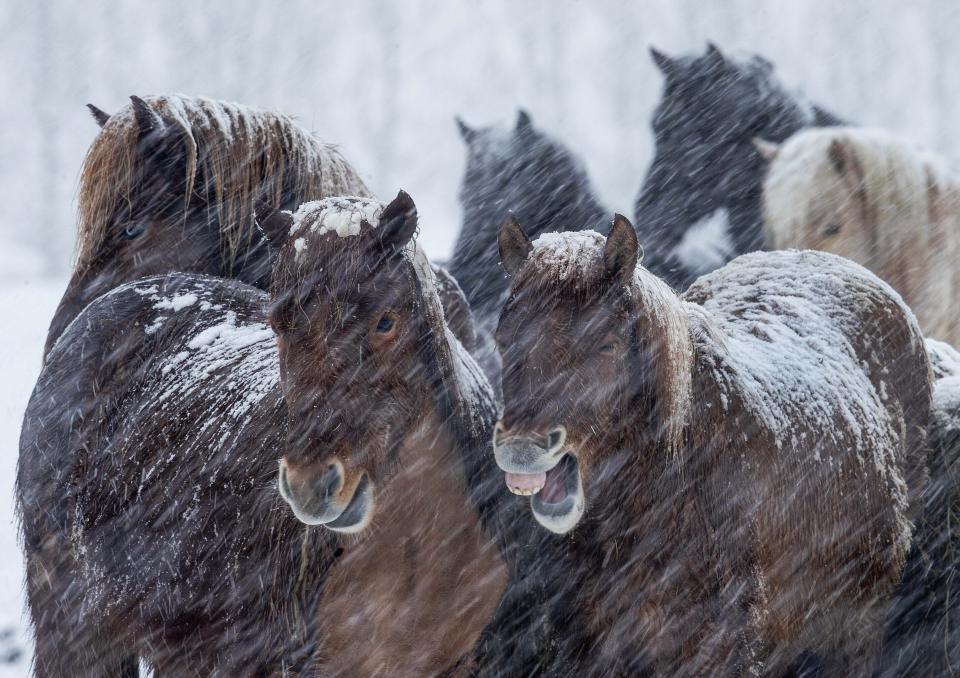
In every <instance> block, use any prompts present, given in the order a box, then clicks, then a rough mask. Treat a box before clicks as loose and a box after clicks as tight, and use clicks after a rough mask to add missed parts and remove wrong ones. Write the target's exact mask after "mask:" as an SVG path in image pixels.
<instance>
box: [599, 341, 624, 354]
mask: <svg viewBox="0 0 960 678" xmlns="http://www.w3.org/2000/svg"><path fill="white" fill-rule="evenodd" d="M619 350H620V343H619V342H617V341H605V342H604V343H602V344H600V348H598V349H597V353H599V354H600V355H616V353H617V351H619Z"/></svg>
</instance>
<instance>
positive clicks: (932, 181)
mask: <svg viewBox="0 0 960 678" xmlns="http://www.w3.org/2000/svg"><path fill="white" fill-rule="evenodd" d="M925 173H926V175H927V210H928V211H929V213H930V223H933V224H940V223H942V221H943V216H944V209H943V204H942V201H941V199H940V194H941V190H940V182H939V180H938V178H937V174H936V172H934V171H933V169H931V168H930V167H927V169H926V172H925Z"/></svg>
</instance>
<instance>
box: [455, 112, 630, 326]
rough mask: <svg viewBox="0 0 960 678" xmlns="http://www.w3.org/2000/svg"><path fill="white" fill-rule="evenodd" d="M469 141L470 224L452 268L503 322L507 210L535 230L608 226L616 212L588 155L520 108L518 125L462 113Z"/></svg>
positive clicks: (480, 305)
mask: <svg viewBox="0 0 960 678" xmlns="http://www.w3.org/2000/svg"><path fill="white" fill-rule="evenodd" d="M457 126H458V129H459V130H460V136H461V137H462V138H463V141H464V142H465V143H466V146H467V165H466V170H465V172H464V176H463V181H462V183H461V186H460V205H461V207H462V209H463V224H462V226H461V228H460V234H459V236H458V237H457V242H456V244H455V246H454V250H453V257H452V259H451V260H450V265H449V267H448V268H449V270H450V273H451V274H452V275H453V277H454V278H456V279H457V281H458V282H459V283H460V286H461V287H462V288H463V291H464V293H465V294H466V295H467V301H469V302H470V307H471V308H472V309H473V311H474V313H475V314H476V316H477V320H478V323H479V324H480V325H481V326H482V327H483V326H486V325H493V324H495V323H496V317H497V314H498V313H499V311H500V305H501V302H502V301H503V296H504V294H505V293H506V291H507V286H508V285H507V280H506V276H505V275H504V273H503V270H502V269H501V268H500V261H499V259H498V257H497V227H498V226H499V225H500V223H501V222H502V221H503V218H504V216H506V214H507V212H513V213H514V214H515V215H517V218H518V219H522V220H523V221H524V223H526V224H528V225H529V228H530V232H531V233H535V234H540V233H545V232H548V231H564V230H573V229H579V228H583V225H584V224H587V225H590V226H592V227H594V228H598V229H601V230H602V229H603V228H604V226H605V224H606V223H607V222H608V221H609V215H610V214H611V213H610V212H608V211H607V210H606V209H605V208H604V207H603V206H602V205H601V204H600V201H599V199H598V198H597V196H596V194H595V192H594V189H593V187H592V186H591V183H590V177H589V176H588V175H587V171H586V168H585V167H584V164H583V162H582V161H581V159H580V158H579V157H578V156H577V155H576V154H575V153H574V152H573V151H572V150H570V149H569V148H567V147H566V146H565V145H564V144H563V143H561V142H560V141H559V140H557V139H556V138H554V137H552V136H550V135H548V134H547V133H545V132H543V131H542V130H540V129H539V128H537V127H535V126H534V124H533V119H532V118H531V116H530V114H529V113H528V112H527V111H524V110H520V111H519V112H518V114H517V122H516V125H515V126H514V128H513V129H512V130H504V129H500V128H497V127H481V128H473V127H470V126H469V125H467V124H466V123H465V122H464V121H463V120H461V119H460V118H457Z"/></svg>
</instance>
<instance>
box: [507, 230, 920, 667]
mask: <svg viewBox="0 0 960 678" xmlns="http://www.w3.org/2000/svg"><path fill="white" fill-rule="evenodd" d="M500 248H501V256H502V260H503V263H504V266H505V267H506V269H507V270H508V271H509V272H511V273H512V274H513V284H512V288H511V297H510V299H509V301H508V302H507V304H506V306H505V307H504V309H503V311H502V314H501V317H500V325H499V328H498V336H497V340H498V343H499V346H500V349H501V352H502V356H503V361H504V371H503V393H504V411H503V417H502V419H501V421H500V422H499V423H498V424H497V431H496V434H495V443H494V445H495V454H496V458H497V462H498V464H499V465H500V467H501V468H502V469H503V470H504V471H506V473H507V475H506V482H507V485H508V486H509V487H510V488H511V489H513V491H514V492H516V493H519V494H528V495H532V497H531V500H530V502H531V508H532V512H533V514H534V515H535V517H536V518H537V520H538V521H539V522H540V523H541V524H542V525H544V526H545V527H546V528H548V529H549V530H552V531H556V532H563V533H568V534H569V539H570V549H571V551H572V552H573V553H574V559H575V561H576V566H575V567H573V568H572V569H571V571H570V572H569V573H568V581H569V585H570V587H571V589H572V590H573V591H574V593H573V598H574V602H573V603H572V607H571V610H572V611H568V612H569V617H570V618H569V619H568V620H567V623H568V625H569V627H570V628H571V629H573V630H574V633H572V634H571V639H570V644H569V646H568V648H567V656H568V657H569V658H571V659H573V660H574V661H577V660H579V661H580V664H579V665H578V664H576V663H575V664H572V666H578V668H577V671H578V672H582V673H590V672H594V673H600V674H607V673H617V672H622V673H633V672H637V671H640V670H643V669H647V670H653V671H654V672H655V673H657V674H662V675H696V676H700V675H755V674H757V673H759V672H765V673H767V674H770V675H779V674H781V673H783V672H784V671H786V670H788V669H789V668H790V667H791V666H792V665H794V664H795V662H796V661H797V660H798V658H799V657H800V656H801V655H803V654H804V653H813V654H814V655H816V656H817V657H818V658H819V659H820V661H821V662H822V666H823V668H824V670H825V673H826V674H827V675H832V676H849V675H857V676H869V675H871V672H872V671H873V669H874V667H875V663H876V659H877V657H878V653H879V651H880V649H881V645H882V642H883V636H884V617H885V614H886V610H887V605H888V604H889V599H890V597H891V595H892V592H893V590H894V588H895V587H896V585H897V582H898V581H899V579H900V576H901V570H902V567H903V563H904V559H905V556H906V553H907V550H908V548H909V546H910V538H911V530H912V523H911V520H912V519H914V518H915V517H916V514H917V510H918V508H919V507H918V504H919V502H918V498H919V495H920V494H921V493H922V491H923V486H924V482H925V467H924V459H925V431H926V427H927V420H928V417H929V411H930V402H931V376H930V366H929V363H928V359H927V355H926V351H925V350H924V344H923V338H922V336H921V334H920V331H919V329H918V328H917V325H916V321H915V320H914V319H913V315H912V314H911V313H910V312H909V310H908V309H907V308H906V307H905V306H904V305H903V303H902V301H901V300H900V298H899V296H897V295H896V294H895V293H894V292H893V291H892V290H891V289H890V288H889V287H888V286H887V285H886V284H885V283H883V282H881V281H880V280H879V279H878V278H876V277H875V276H873V275H872V274H871V273H869V272H868V271H867V270H866V269H863V268H862V267H860V266H858V265H857V264H854V263H852V262H849V261H847V260H844V259H841V258H839V257H836V256H833V255H828V254H823V253H817V252H775V253H758V254H751V255H746V256H743V257H740V258H739V259H737V260H735V261H734V262H732V263H730V264H728V265H727V266H726V267H724V268H722V269H720V270H718V271H716V272H715V273H713V274H710V275H708V276H705V277H703V278H701V279H700V280H699V281H697V282H696V283H695V284H694V285H693V286H692V287H691V288H690V290H689V291H688V292H687V293H686V294H685V296H684V297H683V298H680V297H678V296H677V295H676V294H675V293H674V292H672V291H671V290H670V289H669V288H668V287H667V286H666V285H665V284H664V283H663V282H661V281H660V280H659V279H657V278H655V277H654V276H653V275H651V274H650V273H648V272H647V271H646V270H645V269H643V268H642V267H640V266H638V261H637V259H638V256H637V249H638V248H637V241H636V238H635V235H634V231H633V228H632V227H631V225H630V224H629V222H627V221H626V219H624V218H623V217H617V218H616V219H615V221H614V226H613V228H612V230H611V232H610V236H609V237H608V238H607V239H605V238H604V237H603V236H601V235H599V234H596V233H579V234H576V233H564V234H550V235H544V236H541V237H540V238H539V239H538V240H537V241H535V242H534V243H532V244H531V243H530V242H529V241H528V240H527V238H526V236H525V235H524V233H523V231H522V230H521V229H520V227H519V225H518V224H517V223H516V221H514V220H510V219H508V220H507V222H505V224H504V226H503V227H502V229H501V233H500ZM577 630H579V633H576V631H577ZM583 664H586V666H585V667H584V668H582V669H581V668H579V667H580V666H583Z"/></svg>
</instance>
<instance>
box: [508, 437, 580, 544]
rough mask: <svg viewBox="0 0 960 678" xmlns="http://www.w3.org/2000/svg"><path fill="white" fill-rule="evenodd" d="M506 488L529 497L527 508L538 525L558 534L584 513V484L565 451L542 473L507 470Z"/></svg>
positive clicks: (574, 464) (573, 523)
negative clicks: (511, 471) (558, 459)
mask: <svg viewBox="0 0 960 678" xmlns="http://www.w3.org/2000/svg"><path fill="white" fill-rule="evenodd" d="M505 475H506V482H507V488H508V489H509V490H510V491H511V492H513V493H514V494H519V495H521V496H529V497H530V508H531V509H532V510H533V515H534V517H535V518H536V519H537V522H539V523H540V524H541V525H543V526H544V527H545V528H547V529H548V530H550V531H551V532H556V533H557V534H563V533H565V532H568V531H569V530H571V529H572V528H573V527H574V526H575V525H576V524H577V523H578V522H579V520H580V517H581V516H582V515H583V507H584V500H583V483H582V482H581V480H580V465H579V464H578V463H577V459H576V457H574V456H573V455H572V454H565V455H563V457H562V458H561V459H560V461H559V462H557V465H556V466H554V467H553V468H552V469H550V470H549V471H546V472H545V473H531V474H526V473H507V474H505Z"/></svg>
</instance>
